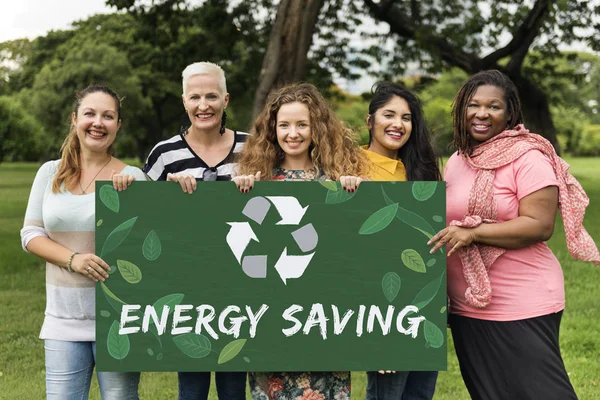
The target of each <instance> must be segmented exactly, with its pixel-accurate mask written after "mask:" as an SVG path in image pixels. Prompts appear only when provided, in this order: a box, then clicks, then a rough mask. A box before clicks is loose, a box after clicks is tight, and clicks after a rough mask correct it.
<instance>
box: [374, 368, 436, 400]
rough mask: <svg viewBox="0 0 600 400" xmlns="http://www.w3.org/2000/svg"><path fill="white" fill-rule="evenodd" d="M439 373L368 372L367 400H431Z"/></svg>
mask: <svg viewBox="0 0 600 400" xmlns="http://www.w3.org/2000/svg"><path fill="white" fill-rule="evenodd" d="M437 376H438V373H437V371H433V372H428V371H411V372H404V371H398V372H396V373H395V374H392V373H390V374H380V373H379V372H367V397H366V400H431V399H432V398H433V393H434V392H435V383H436V381H437Z"/></svg>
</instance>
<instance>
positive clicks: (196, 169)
mask: <svg viewBox="0 0 600 400" xmlns="http://www.w3.org/2000/svg"><path fill="white" fill-rule="evenodd" d="M233 133H234V141H233V145H232V146H231V150H230V151H229V154H228V155H227V157H225V159H224V160H223V161H221V162H220V163H218V164H217V165H215V166H212V167H211V166H209V165H207V164H206V163H205V162H204V161H203V160H202V159H201V158H200V157H199V156H198V155H197V154H196V153H194V150H192V148H191V147H190V145H189V144H188V142H187V141H186V140H185V138H184V137H183V135H176V136H173V137H172V138H170V139H167V140H163V141H162V142H160V143H158V144H157V145H156V146H154V148H153V149H152V151H151V152H150V155H149V156H148V159H147V160H146V165H144V168H143V171H144V172H145V173H146V175H148V177H149V178H150V179H152V180H153V181H165V180H167V174H168V173H172V174H176V173H180V172H181V173H185V174H189V175H192V176H195V177H196V180H197V181H201V180H203V179H202V176H203V174H204V170H206V169H212V170H215V169H216V172H217V180H218V181H230V180H231V174H232V172H233V167H234V166H235V163H234V155H235V154H236V153H239V152H240V151H242V149H243V148H244V143H245V142H246V139H247V138H248V134H247V133H246V132H237V131H233Z"/></svg>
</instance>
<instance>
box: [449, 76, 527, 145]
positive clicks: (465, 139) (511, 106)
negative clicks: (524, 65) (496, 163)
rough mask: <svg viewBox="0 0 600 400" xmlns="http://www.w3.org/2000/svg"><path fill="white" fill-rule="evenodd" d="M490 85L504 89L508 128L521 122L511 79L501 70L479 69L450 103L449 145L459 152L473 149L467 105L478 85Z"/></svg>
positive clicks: (517, 98)
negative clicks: (451, 130)
mask: <svg viewBox="0 0 600 400" xmlns="http://www.w3.org/2000/svg"><path fill="white" fill-rule="evenodd" d="M483 85H490V86H495V87H497V88H500V89H502V90H503V91H504V98H505V101H506V113H507V114H508V115H509V120H508V129H514V127H515V126H517V125H518V124H522V123H523V112H522V110H521V101H520V99H519V93H518V91H517V88H516V86H515V84H514V83H513V81H511V80H510V78H509V77H508V76H506V75H505V74H503V73H502V72H500V71H498V70H495V69H490V70H487V71H481V72H478V73H476V74H475V75H473V76H471V77H470V78H469V79H468V80H467V82H466V83H465V84H464V85H462V87H461V88H460V89H459V90H458V93H456V96H455V97H454V102H453V104H452V120H453V123H454V139H453V140H452V143H450V145H451V146H452V147H454V148H455V149H457V150H458V152H459V153H463V154H468V155H470V154H471V152H472V151H473V148H472V146H471V135H470V134H469V131H468V129H467V120H466V115H467V106H468V105H469V102H470V101H471V99H472V98H473V96H474V95H475V92H476V91H477V89H478V88H479V86H483Z"/></svg>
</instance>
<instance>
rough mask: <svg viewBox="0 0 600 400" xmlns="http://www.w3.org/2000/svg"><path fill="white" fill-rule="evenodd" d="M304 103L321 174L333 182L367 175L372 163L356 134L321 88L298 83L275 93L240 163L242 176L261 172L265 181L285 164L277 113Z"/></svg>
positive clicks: (312, 155)
mask: <svg viewBox="0 0 600 400" xmlns="http://www.w3.org/2000/svg"><path fill="white" fill-rule="evenodd" d="M296 102H298V103H302V104H305V105H306V107H307V108H308V112H309V116H310V132H311V137H312V143H311V144H310V147H309V152H310V153H309V154H310V159H311V160H312V162H313V165H314V166H315V168H317V170H318V172H319V173H320V174H324V175H325V176H326V177H327V178H329V179H339V177H340V176H342V175H355V176H359V175H365V174H366V173H367V171H368V160H367V158H366V155H365V154H364V152H362V151H361V150H360V149H359V148H358V145H357V141H356V135H355V134H354V132H352V130H350V129H348V128H347V127H345V126H344V124H343V123H342V122H341V121H340V120H339V119H338V118H337V116H336V115H335V113H334V112H333V110H332V109H331V108H330V107H329V105H328V104H327V102H326V101H325V99H324V98H323V96H321V93H319V91H318V90H317V88H316V87H315V86H313V85H311V84H309V83H296V84H290V85H287V86H284V87H282V88H281V89H279V90H277V91H276V92H274V93H271V94H270V95H269V97H268V99H267V103H266V104H265V107H264V108H263V110H262V111H261V113H260V114H259V116H258V118H257V119H256V122H255V123H254V126H253V127H252V129H251V131H250V136H249V137H248V140H247V142H246V144H245V145H244V150H243V151H242V153H241V156H240V158H239V160H238V169H239V172H240V173H241V174H244V175H247V174H254V173H256V172H258V171H261V173H262V176H263V177H264V179H265V180H270V179H271V178H272V177H273V168H275V167H277V166H279V165H281V163H282V162H283V160H284V158H285V153H284V151H283V150H282V148H281V147H280V146H279V143H278V141H277V129H276V126H277V113H278V112H279V109H280V108H281V106H282V105H284V104H289V103H296Z"/></svg>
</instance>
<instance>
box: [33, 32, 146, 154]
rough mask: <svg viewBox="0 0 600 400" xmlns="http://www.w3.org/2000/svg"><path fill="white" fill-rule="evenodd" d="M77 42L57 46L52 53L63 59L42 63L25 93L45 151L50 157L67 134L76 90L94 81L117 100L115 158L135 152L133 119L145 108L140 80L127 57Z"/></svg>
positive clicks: (104, 46)
mask: <svg viewBox="0 0 600 400" xmlns="http://www.w3.org/2000/svg"><path fill="white" fill-rule="evenodd" d="M78 39H80V38H79V37H78V36H74V37H73V39H72V40H69V41H68V42H67V43H65V44H63V45H61V46H59V48H57V51H58V52H60V51H64V52H65V57H64V59H62V60H59V59H53V60H52V61H50V62H49V63H47V64H45V65H44V67H43V68H42V69H41V71H40V72H39V73H38V74H37V75H36V76H35V80H34V83H33V87H32V88H31V89H30V90H28V91H27V93H28V95H27V100H28V101H29V105H30V109H31V110H32V111H33V113H34V115H35V116H36V117H37V119H38V121H40V123H41V124H42V125H43V126H44V127H45V132H46V135H47V136H48V137H49V138H50V140H51V145H50V146H49V150H50V151H51V152H52V153H56V151H57V150H58V149H59V148H60V145H61V144H62V141H63V140H64V137H65V136H66V133H67V132H68V129H69V124H70V121H71V111H72V109H73V103H74V94H75V93H76V91H77V90H80V89H82V88H85V87H86V86H88V85H89V84H90V83H100V84H104V85H107V86H109V87H111V88H115V90H117V91H118V93H119V95H120V96H122V97H123V101H122V106H123V112H122V115H121V118H122V121H123V124H122V128H121V131H120V134H119V140H118V141H117V143H116V150H117V154H119V153H120V154H132V153H135V152H136V151H137V150H138V149H137V145H136V143H137V142H138V141H139V140H141V139H142V138H143V136H144V132H143V130H141V129H140V125H139V122H138V121H139V120H140V119H141V118H144V114H145V110H147V109H148V108H149V107H150V102H149V101H148V99H147V98H145V97H144V96H143V95H142V89H141V85H140V80H139V78H138V77H137V75H135V74H134V73H133V69H132V67H131V65H130V64H129V61H128V59H127V55H126V54H125V53H123V52H122V51H120V50H119V49H117V48H116V47H113V46H110V45H108V44H104V43H98V42H95V41H85V40H78ZM62 46H64V47H66V48H62ZM67 48H68V50H67ZM48 155H50V154H48Z"/></svg>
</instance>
